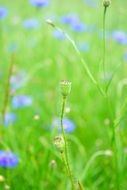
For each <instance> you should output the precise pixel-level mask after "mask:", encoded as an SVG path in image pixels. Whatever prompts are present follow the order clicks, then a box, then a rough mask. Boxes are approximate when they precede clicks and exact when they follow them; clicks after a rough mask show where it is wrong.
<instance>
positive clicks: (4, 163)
mask: <svg viewBox="0 0 127 190" xmlns="http://www.w3.org/2000/svg"><path fill="white" fill-rule="evenodd" d="M18 163H19V158H18V157H17V155H15V154H14V153H12V152H10V151H4V150H0V167H3V168H14V167H16V166H17V164H18Z"/></svg>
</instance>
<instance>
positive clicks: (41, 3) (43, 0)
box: [30, 0, 49, 7]
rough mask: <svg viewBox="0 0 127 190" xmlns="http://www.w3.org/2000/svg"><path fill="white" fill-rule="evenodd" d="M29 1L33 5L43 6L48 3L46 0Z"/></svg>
mask: <svg viewBox="0 0 127 190" xmlns="http://www.w3.org/2000/svg"><path fill="white" fill-rule="evenodd" d="M30 2H31V4H32V5H33V6H35V7H45V6H47V5H48V4H49V1H48V0H30Z"/></svg>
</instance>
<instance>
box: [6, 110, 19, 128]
mask: <svg viewBox="0 0 127 190" xmlns="http://www.w3.org/2000/svg"><path fill="white" fill-rule="evenodd" d="M15 120H16V115H15V113H6V114H5V116H4V126H5V127H7V126H8V125H10V124H12V123H14V122H15Z"/></svg>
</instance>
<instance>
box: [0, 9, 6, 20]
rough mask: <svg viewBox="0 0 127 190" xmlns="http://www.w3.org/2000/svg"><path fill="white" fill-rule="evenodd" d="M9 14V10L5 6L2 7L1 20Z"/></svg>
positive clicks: (0, 10)
mask: <svg viewBox="0 0 127 190" xmlns="http://www.w3.org/2000/svg"><path fill="white" fill-rule="evenodd" d="M7 14H8V10H7V9H6V8H5V7H0V20H1V19H4V18H5V17H6V16H7Z"/></svg>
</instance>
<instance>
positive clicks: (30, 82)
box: [0, 0, 127, 190]
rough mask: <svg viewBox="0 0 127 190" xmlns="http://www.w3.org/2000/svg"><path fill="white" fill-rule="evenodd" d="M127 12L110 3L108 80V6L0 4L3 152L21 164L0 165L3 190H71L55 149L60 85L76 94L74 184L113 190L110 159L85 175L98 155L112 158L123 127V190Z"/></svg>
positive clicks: (67, 121) (68, 118) (90, 2)
mask: <svg viewBox="0 0 127 190" xmlns="http://www.w3.org/2000/svg"><path fill="white" fill-rule="evenodd" d="M126 6H127V2H126V1H120V0H116V1H112V2H111V6H110V7H109V8H108V9H107V12H106V31H105V38H106V50H105V77H104V73H103V65H102V62H103V56H104V49H103V45H104V41H103V12H104V7H103V1H101V0H75V1H72V0H70V1H69V2H68V1H65V0H64V1H63V0H61V1H59V0H23V1H20V0H17V1H9V0H0V100H1V101H0V108H1V115H2V110H3V109H4V108H6V109H5V113H4V122H1V145H0V146H1V150H10V151H12V152H14V153H15V154H16V155H17V157H18V161H19V162H18V165H17V167H14V168H13V169H5V168H6V165H5V166H4V167H3V166H2V165H1V168H0V175H2V176H4V177H5V182H4V184H3V183H1V184H2V185H1V184H0V185H1V188H3V189H6V188H5V187H6V186H5V185H8V186H9V188H10V189H13V190H17V189H20V190H27V189H35V190H36V189H49V190H56V189H59V190H62V189H63V190H64V189H67V190H69V189H70V186H69V185H68V183H67V177H66V175H65V174H64V166H63V163H62V161H61V158H60V155H59V153H58V151H57V150H56V149H55V147H54V145H53V139H54V137H55V135H57V134H58V133H60V129H59V116H60V111H61V95H60V86H59V82H60V81H61V80H63V79H66V80H70V81H71V82H72V89H71V93H70V95H69V97H68V100H67V104H66V109H65V112H66V114H65V118H64V127H65V131H66V135H67V136H68V139H69V142H68V149H69V156H70V163H71V168H72V171H73V173H74V176H75V178H76V179H77V178H78V177H79V178H81V181H82V183H83V184H84V186H85V189H86V190H96V189H99V188H101V189H103V190H107V189H111V190H116V181H117V180H116V177H115V173H116V167H115V164H114V157H113V156H109V155H108V156H109V157H108V158H107V157H106V156H100V157H99V158H97V159H96V160H95V162H94V163H93V164H92V166H91V167H90V169H89V170H88V171H87V175H86V174H84V171H86V170H85V166H86V164H87V163H88V161H89V160H90V159H91V157H92V156H93V155H94V154H96V153H98V151H101V150H104V151H105V150H109V151H110V153H111V154H113V152H112V151H113V150H112V149H113V146H112V138H113V131H112V126H113V123H115V122H116V123H117V121H118V123H119V131H118V133H119V134H120V140H117V142H118V147H119V148H118V152H119V155H118V158H119V162H118V170H119V182H120V190H126V186H127V182H126V179H127V175H126V172H125V171H126V168H127V151H126V147H127V139H126V135H127V129H126V121H127V119H126V112H127V109H126V106H124V109H123V110H122V111H121V109H120V107H121V105H126V101H124V100H126V92H127V91H126V90H127V89H126V83H127V79H126V75H127V27H126V16H127V13H126ZM47 19H50V20H51V21H52V22H53V23H54V24H55V26H57V27H59V28H61V29H62V30H63V31H64V32H66V33H67V34H68V35H69V36H70V38H71V39H72V40H74V41H75V44H76V46H77V48H78V50H79V51H80V53H81V55H80V57H79V56H78V55H77V53H76V51H75V49H74V47H73V46H72V44H71V43H70V41H69V40H68V39H67V38H66V35H65V34H64V33H63V32H61V31H59V30H57V29H56V28H54V27H52V26H50V25H49V24H47V22H46V20H47ZM81 57H82V58H83V59H84V60H85V62H86V64H87V66H88V67H89V69H90V71H91V73H92V75H93V76H94V78H95V79H96V80H97V82H98V84H99V86H101V88H103V89H105V86H108V101H107V98H105V97H104V96H102V94H101V93H100V91H99V90H98V88H97V87H96V85H94V84H93V83H92V81H91V79H90V78H89V76H88V75H87V72H86V71H85V69H84V66H83V65H82V63H81V61H80V58H81ZM121 89H122V90H121ZM109 104H110V105H109ZM120 111H121V112H120ZM117 116H118V117H117ZM119 118H120V119H119ZM123 154H124V156H123V157H122V155H123ZM102 155H103V154H102ZM95 157H96V156H95ZM84 176H85V177H84ZM22 184H23V185H22ZM117 190H118V189H117Z"/></svg>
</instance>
